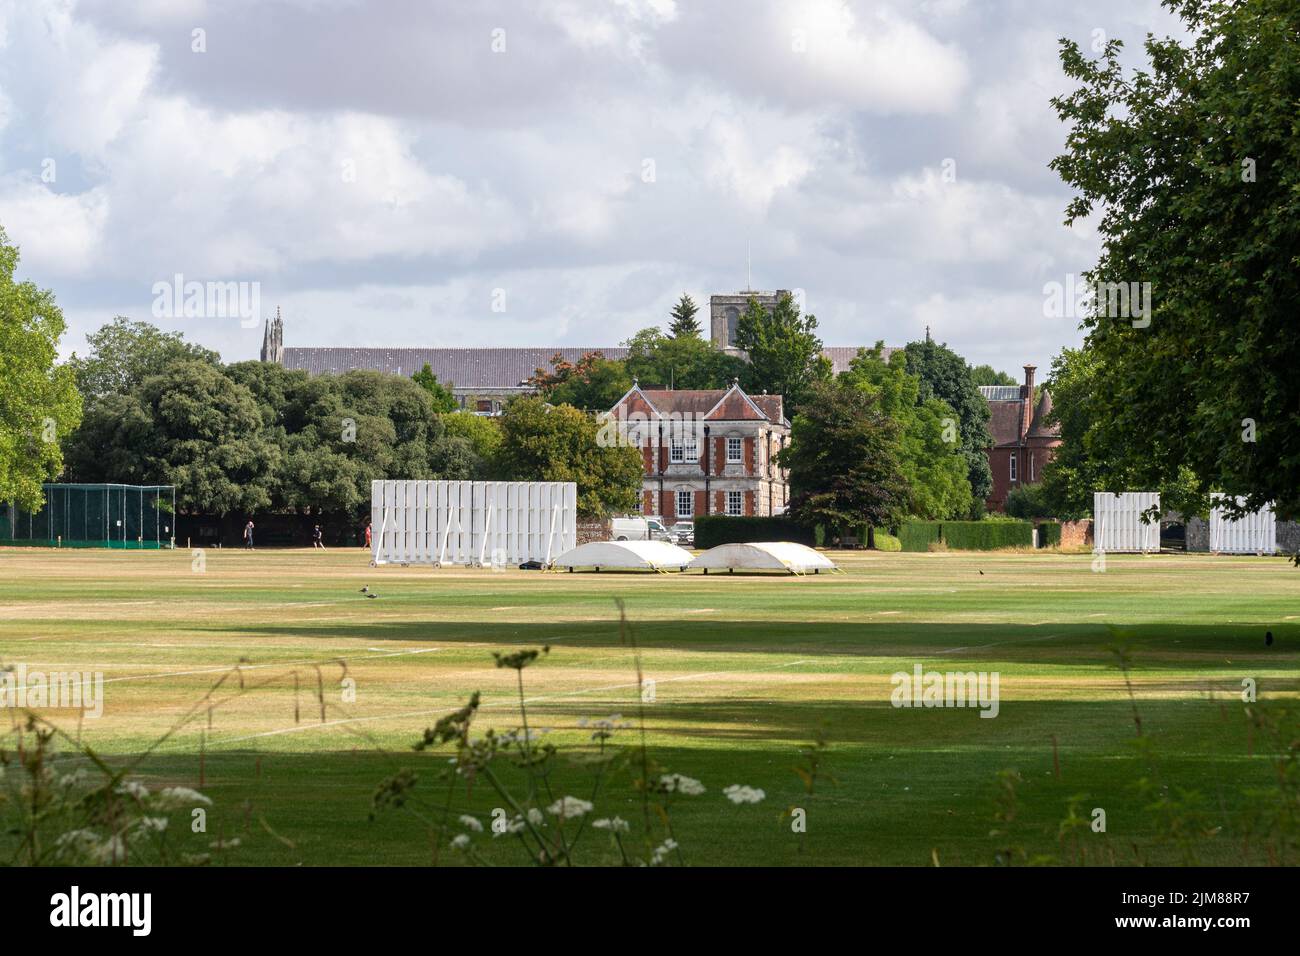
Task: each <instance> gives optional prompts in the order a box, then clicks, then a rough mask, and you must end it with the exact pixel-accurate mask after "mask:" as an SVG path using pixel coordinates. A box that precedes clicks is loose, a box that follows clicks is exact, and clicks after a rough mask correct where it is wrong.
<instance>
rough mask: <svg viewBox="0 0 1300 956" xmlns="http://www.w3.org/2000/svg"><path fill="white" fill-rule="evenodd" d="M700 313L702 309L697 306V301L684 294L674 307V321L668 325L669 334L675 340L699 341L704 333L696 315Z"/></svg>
mask: <svg viewBox="0 0 1300 956" xmlns="http://www.w3.org/2000/svg"><path fill="white" fill-rule="evenodd" d="M699 311H700V307H699V306H698V305H696V304H695V300H694V299H692V298H691V297H690V296H689V295H687V294H686V293H685V292H683V293H682V297H681V298H680V299H678V300H677V304H676V305H675V306H673V311H672V316H673V320H672V322H670V323H669V324H668V334H669V335H671V336H672V337H673V338H675V339H698V338H699V337H700V333H701V332H702V331H704V330H703V329H702V328H700V323H699V320H697V319H696V318H695V314H696V313H697V312H699Z"/></svg>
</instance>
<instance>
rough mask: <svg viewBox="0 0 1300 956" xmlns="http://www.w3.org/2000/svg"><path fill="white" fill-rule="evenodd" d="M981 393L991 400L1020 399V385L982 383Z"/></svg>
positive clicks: (1013, 400)
mask: <svg viewBox="0 0 1300 956" xmlns="http://www.w3.org/2000/svg"><path fill="white" fill-rule="evenodd" d="M979 389H980V394H981V395H983V396H984V397H985V398H986V399H988V400H989V401H990V402H1018V401H1020V386H1019V385H981V386H980V387H979Z"/></svg>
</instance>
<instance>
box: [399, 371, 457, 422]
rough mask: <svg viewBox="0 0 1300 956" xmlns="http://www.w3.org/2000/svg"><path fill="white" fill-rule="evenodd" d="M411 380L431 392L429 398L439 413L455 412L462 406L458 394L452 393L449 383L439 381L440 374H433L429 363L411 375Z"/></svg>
mask: <svg viewBox="0 0 1300 956" xmlns="http://www.w3.org/2000/svg"><path fill="white" fill-rule="evenodd" d="M411 380H412V381H414V382H415V384H416V385H419V386H420V387H421V388H422V389H424V390H425V391H426V392H428V393H429V399H430V401H432V402H433V410H434V411H435V412H437V413H438V414H442V413H443V412H454V411H455V410H456V409H457V408H459V407H460V403H459V402H457V401H456V396H455V395H454V394H452V391H451V388H450V386H449V385H443V384H442V383H441V382H439V381H438V376H436V375H434V374H433V369H432V368H430V367H429V363H428V362H425V363H424V368H422V369H420V371H418V372H416V373H415V374H414V375H412V376H411Z"/></svg>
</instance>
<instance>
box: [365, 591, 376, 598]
mask: <svg viewBox="0 0 1300 956" xmlns="http://www.w3.org/2000/svg"><path fill="white" fill-rule="evenodd" d="M366 597H368V598H377V597H379V595H378V594H375V593H374V592H373V591H371V592H370V593H369V594H367V595H366Z"/></svg>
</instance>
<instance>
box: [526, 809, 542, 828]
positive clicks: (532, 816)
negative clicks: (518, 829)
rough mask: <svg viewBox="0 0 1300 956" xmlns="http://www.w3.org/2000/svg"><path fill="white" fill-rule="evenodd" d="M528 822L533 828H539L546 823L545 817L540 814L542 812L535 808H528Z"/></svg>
mask: <svg viewBox="0 0 1300 956" xmlns="http://www.w3.org/2000/svg"><path fill="white" fill-rule="evenodd" d="M528 822H529V823H531V824H532V825H533V826H535V827H540V826H542V825H543V824H544V823H546V817H545V815H544V814H543V813H542V811H541V810H538V809H537V808H536V807H529V808H528Z"/></svg>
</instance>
